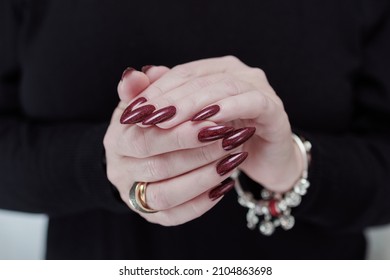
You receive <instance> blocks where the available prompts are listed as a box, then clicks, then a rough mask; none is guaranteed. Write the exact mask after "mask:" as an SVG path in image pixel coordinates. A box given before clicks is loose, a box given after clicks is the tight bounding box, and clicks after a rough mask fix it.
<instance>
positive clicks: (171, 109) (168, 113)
mask: <svg viewBox="0 0 390 280" xmlns="http://www.w3.org/2000/svg"><path fill="white" fill-rule="evenodd" d="M175 114H176V107H175V106H168V107H165V108H161V109H160V110H157V111H155V112H154V113H153V114H151V115H150V116H148V117H147V118H146V119H144V121H143V122H142V124H143V125H154V124H158V123H161V122H163V121H166V120H169V119H170V118H172V117H173V116H174V115H175Z"/></svg>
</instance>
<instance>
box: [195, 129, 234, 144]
mask: <svg viewBox="0 0 390 280" xmlns="http://www.w3.org/2000/svg"><path fill="white" fill-rule="evenodd" d="M232 131H234V128H233V127H231V126H224V125H216V126H209V127H205V128H203V129H202V130H201V131H200V132H199V133H198V140H199V141H200V142H207V141H214V140H217V139H221V138H224V137H225V136H227V135H230V133H231V132H232Z"/></svg>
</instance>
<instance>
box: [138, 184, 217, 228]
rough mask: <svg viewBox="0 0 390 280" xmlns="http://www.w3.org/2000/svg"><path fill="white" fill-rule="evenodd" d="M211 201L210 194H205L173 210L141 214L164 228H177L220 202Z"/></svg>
mask: <svg viewBox="0 0 390 280" xmlns="http://www.w3.org/2000/svg"><path fill="white" fill-rule="evenodd" d="M221 199H222V197H221V198H219V199H216V200H211V199H210V198H209V195H208V193H207V192H206V193H203V194H201V195H199V196H197V197H195V198H193V199H191V200H190V201H187V202H185V203H183V204H181V205H178V206H176V207H174V208H172V209H167V210H165V211H160V212H157V213H155V214H141V215H142V216H143V217H144V218H145V219H146V220H148V221H149V222H152V223H158V224H160V225H163V226H176V225H181V224H184V223H186V222H188V221H191V220H194V219H196V218H198V217H200V216H202V215H203V214H204V213H206V212H207V211H209V210H210V209H211V208H213V207H214V206H215V205H216V204H217V203H218V202H219V201H220V200H221Z"/></svg>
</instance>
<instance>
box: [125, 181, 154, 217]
mask: <svg viewBox="0 0 390 280" xmlns="http://www.w3.org/2000/svg"><path fill="white" fill-rule="evenodd" d="M147 185H148V183H147V182H134V184H133V185H132V186H131V188H130V192H129V201H130V205H131V206H132V207H133V208H134V209H135V210H138V211H139V212H142V213H156V212H158V211H157V210H154V209H152V208H150V207H149V206H148V204H147V203H146V186H147Z"/></svg>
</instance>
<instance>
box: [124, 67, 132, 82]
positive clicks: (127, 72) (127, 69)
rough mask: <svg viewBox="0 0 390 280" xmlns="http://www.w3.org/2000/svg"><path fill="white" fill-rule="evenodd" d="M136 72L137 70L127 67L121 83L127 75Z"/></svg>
mask: <svg viewBox="0 0 390 280" xmlns="http://www.w3.org/2000/svg"><path fill="white" fill-rule="evenodd" d="M134 70H135V69H134V68H132V67H127V68H126V69H125V71H123V73H122V77H121V81H123V79H124V78H125V77H126V76H127V75H129V74H130V73H131V72H133V71H134Z"/></svg>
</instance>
